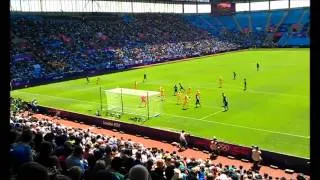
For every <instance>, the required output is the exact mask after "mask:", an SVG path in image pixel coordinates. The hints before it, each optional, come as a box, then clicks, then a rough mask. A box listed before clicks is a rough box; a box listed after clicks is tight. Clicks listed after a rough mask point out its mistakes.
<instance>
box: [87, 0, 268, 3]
mask: <svg viewBox="0 0 320 180" xmlns="http://www.w3.org/2000/svg"><path fill="white" fill-rule="evenodd" d="M93 1H101V0H93ZM105 1H130V0H105ZM131 1H133V2H153V3H156V2H166V3H178V2H180V3H181V2H189V3H190V2H192V3H195V2H199V3H209V2H212V3H222V2H232V3H244V2H262V1H269V0H131ZM270 1H274V0H270Z"/></svg>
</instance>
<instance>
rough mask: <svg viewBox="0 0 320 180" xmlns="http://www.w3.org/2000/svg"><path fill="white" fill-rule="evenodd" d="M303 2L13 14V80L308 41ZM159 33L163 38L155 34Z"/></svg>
mask: <svg viewBox="0 0 320 180" xmlns="http://www.w3.org/2000/svg"><path fill="white" fill-rule="evenodd" d="M309 14H310V10H309V9H308V8H296V9H290V10H275V11H268V12H264V11H263V12H250V13H247V12H246V13H236V14H235V15H234V16H231V15H229V16H213V15H210V14H201V15H200V14H197V15H190V14H189V15H173V14H122V15H120V14H103V15H99V14H97V15H88V16H86V18H84V16H61V15H58V16H57V15H56V16H52V15H43V16H40V15H33V14H28V13H12V14H11V38H12V41H11V46H12V48H11V61H10V63H11V66H10V68H11V78H12V81H13V82H21V81H23V82H25V81H29V80H30V79H41V78H48V77H56V76H59V75H63V74H72V73H77V72H78V73H79V72H88V71H92V70H108V69H123V68H127V67H131V66H137V65H143V64H150V63H156V62H163V61H167V60H174V59H182V58H186V57H194V56H200V55H206V54H213V53H219V52H224V51H230V50H237V49H242V48H251V47H277V46H278V47H286V46H309V44H310V38H309V27H310V23H309ZM159 37H161V38H159Z"/></svg>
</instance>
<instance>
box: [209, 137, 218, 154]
mask: <svg viewBox="0 0 320 180" xmlns="http://www.w3.org/2000/svg"><path fill="white" fill-rule="evenodd" d="M210 150H211V156H210V159H216V158H217V156H219V155H220V145H219V142H218V140H217V138H213V140H212V141H211V142H210Z"/></svg>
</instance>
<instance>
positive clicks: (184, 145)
mask: <svg viewBox="0 0 320 180" xmlns="http://www.w3.org/2000/svg"><path fill="white" fill-rule="evenodd" d="M186 135H187V134H186V133H185V131H184V130H182V131H181V133H180V138H179V140H180V150H185V149H186V148H187V146H188V142H187V139H186Z"/></svg>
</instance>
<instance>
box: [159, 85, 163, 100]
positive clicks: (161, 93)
mask: <svg viewBox="0 0 320 180" xmlns="http://www.w3.org/2000/svg"><path fill="white" fill-rule="evenodd" d="M159 90H160V97H161V101H163V100H164V88H163V87H162V86H160V89H159Z"/></svg>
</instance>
